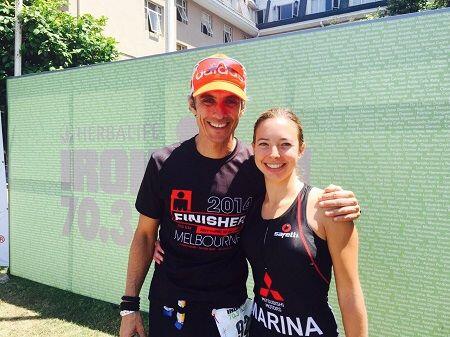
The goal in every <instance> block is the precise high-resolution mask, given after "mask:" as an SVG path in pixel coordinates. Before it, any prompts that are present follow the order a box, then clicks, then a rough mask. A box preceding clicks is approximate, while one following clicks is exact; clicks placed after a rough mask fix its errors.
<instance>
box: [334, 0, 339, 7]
mask: <svg viewBox="0 0 450 337" xmlns="http://www.w3.org/2000/svg"><path fill="white" fill-rule="evenodd" d="M339 5H340V0H333V9H339Z"/></svg>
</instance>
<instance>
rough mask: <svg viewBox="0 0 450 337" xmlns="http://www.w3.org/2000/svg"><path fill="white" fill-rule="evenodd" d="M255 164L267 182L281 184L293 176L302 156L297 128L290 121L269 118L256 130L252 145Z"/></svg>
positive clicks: (282, 118) (280, 118)
mask: <svg viewBox="0 0 450 337" xmlns="http://www.w3.org/2000/svg"><path fill="white" fill-rule="evenodd" d="M253 150H254V153H255V162H256V166H257V167H258V168H259V170H260V171H261V172H262V173H263V174H264V177H265V178H266V181H267V180H270V181H274V182H283V181H285V180H286V179H289V178H290V177H291V176H292V175H293V174H294V175H295V174H296V172H295V168H296V165H297V160H298V159H299V158H300V156H301V154H302V149H301V148H300V144H299V140H298V128H297V126H296V124H295V123H294V122H293V121H291V120H290V119H287V118H284V117H275V118H269V119H266V120H264V121H263V122H261V124H260V125H259V126H258V128H257V129H256V134H255V142H254V144H253Z"/></svg>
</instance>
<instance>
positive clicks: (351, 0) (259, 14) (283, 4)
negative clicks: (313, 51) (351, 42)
mask: <svg viewBox="0 0 450 337" xmlns="http://www.w3.org/2000/svg"><path fill="white" fill-rule="evenodd" d="M256 5H257V7H258V9H257V11H256V19H255V22H256V24H257V27H258V29H259V35H260V36H264V35H272V34H278V33H284V32H289V31H294V30H300V29H306V28H314V27H320V26H322V27H323V26H325V25H329V24H336V23H341V22H347V21H352V20H358V19H362V18H364V17H365V16H366V15H368V14H370V13H374V12H376V11H377V10H378V9H379V8H381V9H384V8H386V5H387V0H381V1H380V0H256Z"/></svg>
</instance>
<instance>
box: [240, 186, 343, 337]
mask: <svg viewBox="0 0 450 337" xmlns="http://www.w3.org/2000/svg"><path fill="white" fill-rule="evenodd" d="M310 190H311V186H308V185H305V186H304V187H303V189H302V190H301V191H300V193H299V195H298V198H297V199H296V200H295V202H294V203H293V204H292V205H291V206H290V207H289V209H288V210H287V211H286V212H285V213H284V214H283V215H281V216H280V217H277V218H275V219H270V220H266V219H263V218H262V217H261V207H262V202H263V198H262V199H260V200H258V201H257V202H255V204H254V207H253V210H252V211H250V213H249V215H248V216H247V219H246V223H245V227H244V229H243V231H242V238H241V244H242V246H243V249H244V252H245V254H246V256H247V259H248V260H249V262H250V265H251V267H252V271H253V278H254V282H255V286H254V294H255V304H254V307H253V312H252V321H251V324H250V337H269V336H270V337H272V336H284V335H285V336H323V337H336V336H338V335H339V333H338V331H337V325H336V321H335V318H334V315H333V313H332V311H331V308H330V306H329V305H328V289H329V282H330V278H331V267H332V262H331V256H330V253H329V250H328V247H327V243H326V241H325V240H322V239H321V238H319V237H318V236H317V235H316V234H315V233H314V231H313V230H312V229H311V228H310V227H309V225H308V223H307V221H306V203H307V199H308V194H309V192H310Z"/></svg>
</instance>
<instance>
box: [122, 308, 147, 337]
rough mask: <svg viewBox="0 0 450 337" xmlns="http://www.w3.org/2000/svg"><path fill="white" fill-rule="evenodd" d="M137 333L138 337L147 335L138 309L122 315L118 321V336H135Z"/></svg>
mask: <svg viewBox="0 0 450 337" xmlns="http://www.w3.org/2000/svg"><path fill="white" fill-rule="evenodd" d="M136 334H138V335H139V336H140V337H145V336H147V335H146V334H145V330H144V324H143V322H142V316H141V313H140V312H139V311H136V312H135V313H133V314H129V315H126V316H123V317H122V322H121V323H120V335H119V336H120V337H135V336H137V335H136Z"/></svg>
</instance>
